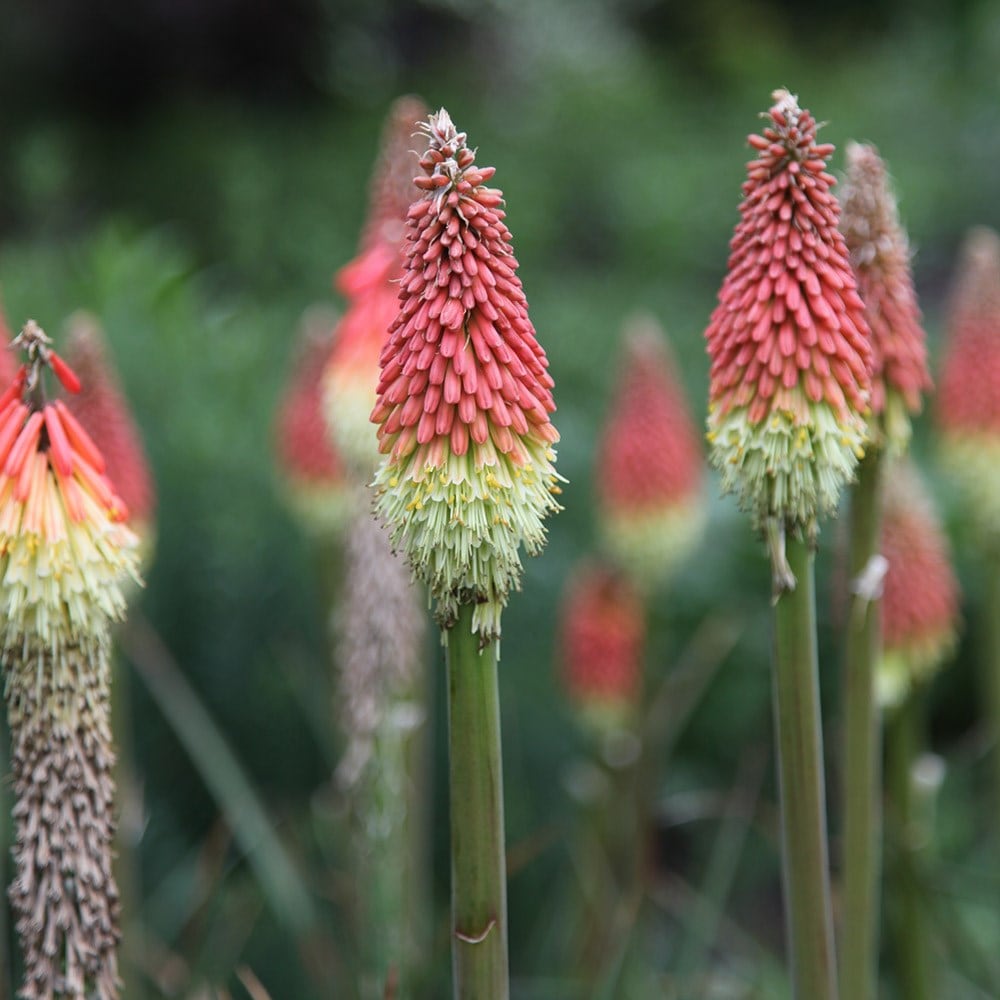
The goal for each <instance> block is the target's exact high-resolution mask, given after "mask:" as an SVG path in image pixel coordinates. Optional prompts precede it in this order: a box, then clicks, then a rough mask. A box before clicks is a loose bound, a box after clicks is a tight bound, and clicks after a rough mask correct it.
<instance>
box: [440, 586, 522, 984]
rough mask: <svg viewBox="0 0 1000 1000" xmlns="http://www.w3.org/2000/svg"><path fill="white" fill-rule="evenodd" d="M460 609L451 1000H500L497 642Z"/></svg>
mask: <svg viewBox="0 0 1000 1000" xmlns="http://www.w3.org/2000/svg"><path fill="white" fill-rule="evenodd" d="M472 613H473V607H472V605H470V604H463V605H461V606H460V608H459V612H458V621H457V622H456V623H455V625H454V627H453V628H451V629H449V631H448V633H447V637H448V638H447V642H448V754H449V791H450V799H451V909H452V968H453V973H454V987H455V992H454V995H455V998H456V1000H506V998H507V996H508V993H509V983H508V972H507V876H506V859H505V856H504V821H503V769H502V762H501V755H500V697H499V687H498V678H497V644H496V642H495V641H494V642H491V643H489V644H488V645H487V646H486V648H485V649H483V650H480V649H479V637H478V635H476V634H475V633H473V631H472Z"/></svg>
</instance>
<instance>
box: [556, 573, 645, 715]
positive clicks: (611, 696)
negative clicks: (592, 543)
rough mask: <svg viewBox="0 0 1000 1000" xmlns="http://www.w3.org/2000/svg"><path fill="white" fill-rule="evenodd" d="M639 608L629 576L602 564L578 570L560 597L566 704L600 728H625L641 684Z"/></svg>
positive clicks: (642, 629) (642, 638)
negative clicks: (623, 726) (599, 725)
mask: <svg viewBox="0 0 1000 1000" xmlns="http://www.w3.org/2000/svg"><path fill="white" fill-rule="evenodd" d="M645 639H646V620H645V615H644V612H643V604H642V600H641V599H640V597H639V595H638V593H637V592H636V590H635V589H634V588H633V586H632V585H631V583H630V582H629V580H628V578H627V577H625V576H623V575H622V574H621V573H619V572H617V571H615V570H612V569H610V568H609V567H607V566H604V565H602V564H600V563H585V564H583V565H582V566H580V567H578V568H577V569H576V570H575V571H574V573H573V575H572V577H571V578H570V581H569V584H568V586H567V588H566V592H565V594H564V596H563V603H562V611H561V614H560V624H559V659H560V662H561V667H560V676H561V679H562V682H563V685H564V687H565V689H566V693H567V695H568V696H569V698H570V700H571V701H572V702H573V703H574V705H576V707H577V708H578V709H579V710H580V711H581V712H582V713H583V715H584V717H585V718H586V719H588V720H590V721H593V722H595V723H598V724H608V725H612V726H616V725H621V724H624V723H625V722H626V721H627V720H628V717H629V716H630V715H631V714H632V712H633V711H634V709H635V707H636V704H637V699H638V696H639V692H640V689H641V686H642V652H643V646H644V644H645Z"/></svg>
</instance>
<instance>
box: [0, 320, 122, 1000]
mask: <svg viewBox="0 0 1000 1000" xmlns="http://www.w3.org/2000/svg"><path fill="white" fill-rule="evenodd" d="M14 343H15V346H18V347H21V348H22V349H23V350H25V351H26V353H27V362H26V364H25V365H23V366H22V367H21V368H20V369H19V371H18V374H17V376H16V377H15V380H14V381H13V383H12V384H11V385H10V387H9V389H8V390H7V391H6V392H5V393H4V394H3V396H2V397H0V609H2V611H0V640H2V641H0V650H2V653H0V657H2V665H3V673H4V679H5V683H4V694H5V698H6V702H7V717H8V722H9V727H10V733H11V742H12V765H13V772H14V793H15V805H14V826H15V844H14V851H13V853H14V859H15V866H16V873H15V877H14V880H13V883H12V884H11V886H10V889H9V896H10V901H11V906H12V909H13V912H14V915H15V919H16V927H17V932H18V935H19V938H20V942H21V948H22V952H23V955H24V965H25V981H24V985H23V986H22V989H21V996H23V997H26V998H42V997H46V998H47V997H53V996H60V997H62V996H66V997H84V996H88V997H89V996H94V997H98V998H101V1000H111V998H114V997H117V995H118V990H117V958H116V944H117V940H118V936H119V932H118V892H117V888H116V886H115V882H114V877H113V875H112V870H111V859H112V838H113V834H114V828H115V821H114V813H113V803H112V796H113V792H114V785H113V780H112V775H111V767H112V764H113V762H114V752H113V750H112V747H111V734H110V727H109V676H110V671H109V657H108V646H109V631H110V625H111V622H112V621H114V620H115V619H118V618H121V617H122V615H123V613H124V610H125V598H124V596H123V593H122V584H123V582H124V581H125V580H126V579H128V578H133V579H137V578H138V577H137V556H136V547H137V544H138V540H137V538H136V536H135V535H134V534H133V532H132V531H131V530H129V528H128V527H127V525H126V521H127V518H128V510H127V508H126V507H125V504H124V503H123V502H122V500H121V498H120V497H119V496H118V494H117V493H116V491H115V488H114V487H113V486H112V484H111V482H110V481H109V480H108V478H107V476H106V474H105V463H104V458H103V456H102V454H101V451H100V450H99V449H98V447H97V446H96V445H95V444H94V442H93V440H92V439H91V438H90V436H89V435H88V434H87V432H86V431H85V430H84V429H83V428H82V426H81V425H80V423H79V422H78V421H77V419H76V418H75V417H74V416H73V414H72V413H71V412H70V411H69V409H68V408H67V407H66V405H65V404H64V403H62V402H59V401H57V402H54V403H52V402H46V401H45V398H44V395H43V386H42V382H41V380H42V368H43V366H48V367H50V368H51V369H52V371H53V372H54V373H55V374H56V376H57V377H58V378H59V380H60V381H61V382H62V384H63V386H64V387H65V388H66V389H67V390H68V391H70V392H74V391H77V390H78V389H79V388H80V383H79V380H78V379H77V377H76V375H75V373H74V372H73V371H72V369H71V368H69V366H68V365H67V364H66V363H65V362H64V361H63V360H62V359H61V358H60V357H59V356H58V355H57V354H56V353H55V352H54V351H52V350H51V348H50V347H49V344H50V342H49V340H48V338H47V337H46V336H45V334H44V333H43V332H42V331H41V330H40V329H39V328H38V327H37V326H36V325H35V324H34V323H33V322H30V321H29V323H28V324H27V325H26V326H25V328H24V330H22V332H21V334H20V335H19V336H18V337H17V338H15V341H14Z"/></svg>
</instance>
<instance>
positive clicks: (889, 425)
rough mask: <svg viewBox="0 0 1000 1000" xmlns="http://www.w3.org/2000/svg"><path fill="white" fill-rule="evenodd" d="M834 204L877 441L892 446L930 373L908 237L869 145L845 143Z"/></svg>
mask: <svg viewBox="0 0 1000 1000" xmlns="http://www.w3.org/2000/svg"><path fill="white" fill-rule="evenodd" d="M842 203H843V216H842V218H841V230H842V231H843V233H844V239H845V240H846V242H847V248H848V250H849V251H850V253H851V263H852V265H853V267H854V273H855V276H856V277H857V279H858V291H859V292H860V293H861V298H862V299H863V300H864V303H865V318H866V319H867V320H868V326H869V328H870V329H871V345H872V413H873V414H874V415H875V418H876V420H875V421H873V423H874V424H875V426H876V427H877V428H878V431H877V443H879V444H884V445H885V447H887V448H888V449H889V450H890V451H891V452H894V453H899V452H902V451H904V450H905V449H906V447H907V445H908V443H909V440H910V415H911V414H916V413H919V412H920V409H921V405H922V398H921V396H922V394H923V393H924V392H927V391H929V390H930V388H931V377H930V373H929V371H928V370H927V336H926V334H925V333H924V329H923V327H922V326H921V322H920V309H919V307H918V305H917V296H916V292H915V291H914V288H913V274H912V272H911V270H910V249H909V244H908V242H907V239H906V233H905V232H904V231H903V228H902V226H901V224H900V221H899V211H898V208H897V205H896V197H895V195H894V194H893V192H892V189H891V187H890V184H889V179H888V176H887V173H886V169H885V164H884V163H883V162H882V159H881V157H880V156H879V155H878V151H877V150H876V149H875V147H874V146H866V145H861V144H859V143H853V142H852V143H850V144H849V145H848V147H847V181H846V189H845V191H844V194H843V196H842ZM873 437H876V435H874V434H873Z"/></svg>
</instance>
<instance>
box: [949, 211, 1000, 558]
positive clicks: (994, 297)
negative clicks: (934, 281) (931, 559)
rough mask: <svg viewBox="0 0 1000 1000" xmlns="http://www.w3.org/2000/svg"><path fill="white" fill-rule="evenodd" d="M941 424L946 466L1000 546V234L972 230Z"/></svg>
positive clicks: (978, 522) (952, 321)
mask: <svg viewBox="0 0 1000 1000" xmlns="http://www.w3.org/2000/svg"><path fill="white" fill-rule="evenodd" d="M948 341H949V343H948V349H947V353H946V355H945V359H944V362H943V364H942V369H941V378H940V389H939V393H938V406H937V418H938V425H939V428H940V432H941V437H942V444H943V447H942V449H941V452H942V464H943V465H944V466H945V468H946V469H947V471H948V473H949V474H950V475H951V477H952V478H953V479H954V481H955V482H957V483H958V484H959V487H960V489H961V490H962V492H963V493H964V495H965V499H966V505H967V509H968V511H969V514H970V515H971V521H972V523H973V525H974V526H975V529H976V530H977V532H978V533H979V535H980V536H981V538H982V540H983V541H985V542H986V543H987V544H988V545H989V546H991V547H992V548H994V549H996V548H998V547H1000V236H998V235H997V234H996V233H995V232H993V231H992V230H990V229H986V228H978V229H974V230H972V232H970V234H969V236H968V238H967V240H966V243H965V246H964V247H963V251H962V255H961V261H960V263H959V271H958V275H957V279H956V282H955V291H954V293H953V298H952V304H951V313H950V317H949V322H948Z"/></svg>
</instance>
